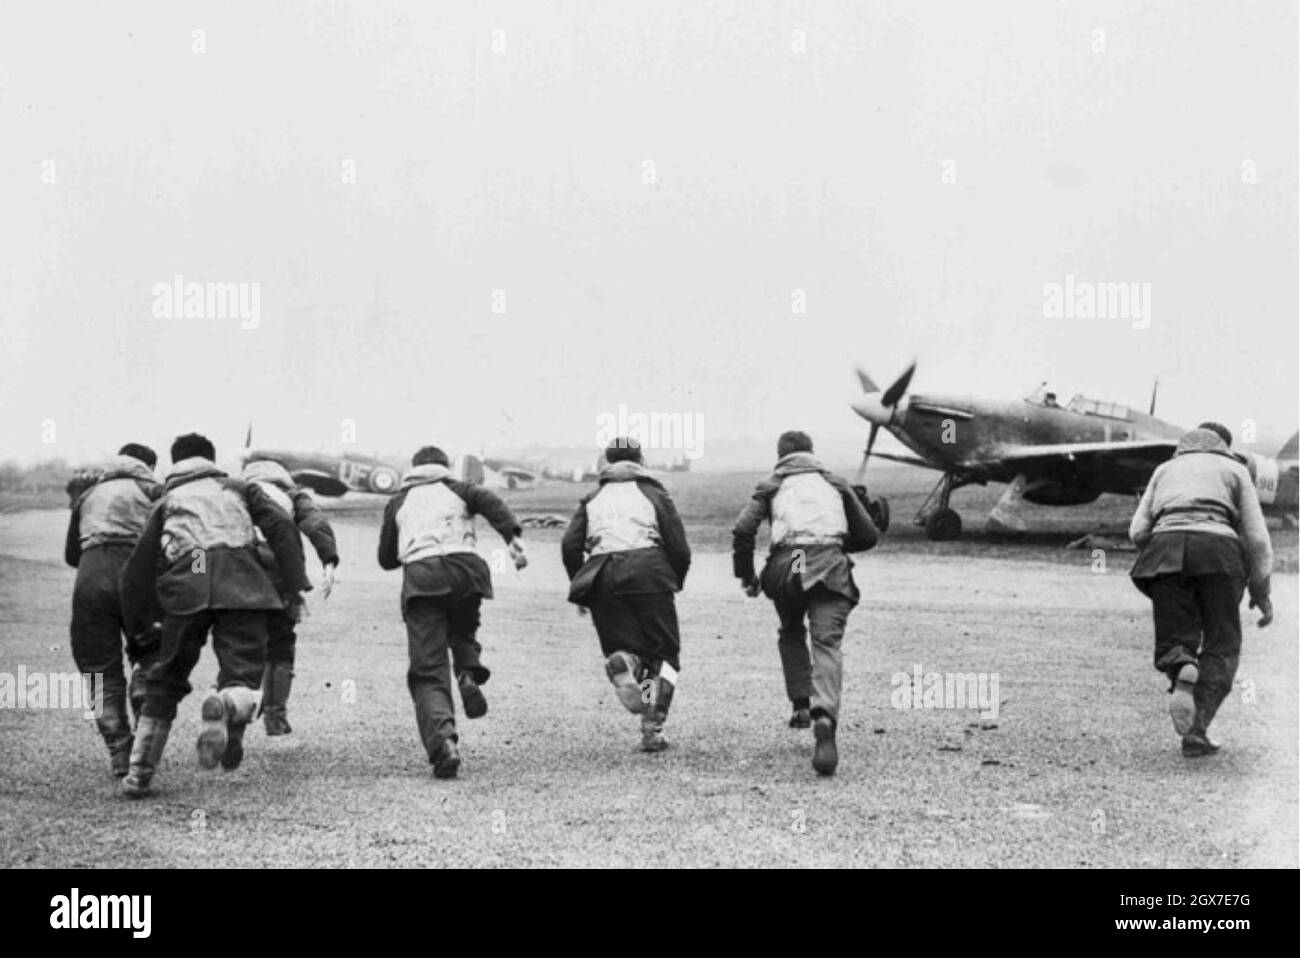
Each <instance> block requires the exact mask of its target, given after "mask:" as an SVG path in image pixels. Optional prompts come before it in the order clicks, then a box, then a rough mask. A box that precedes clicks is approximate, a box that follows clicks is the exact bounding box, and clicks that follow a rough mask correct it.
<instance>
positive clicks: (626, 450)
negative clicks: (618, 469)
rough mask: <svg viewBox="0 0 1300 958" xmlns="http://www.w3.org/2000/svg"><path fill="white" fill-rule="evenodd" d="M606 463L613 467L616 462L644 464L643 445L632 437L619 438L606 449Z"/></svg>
mask: <svg viewBox="0 0 1300 958" xmlns="http://www.w3.org/2000/svg"><path fill="white" fill-rule="evenodd" d="M605 461H606V462H607V463H609V464H610V465H611V466H612V465H613V464H614V463H616V462H643V461H644V458H643V457H642V455H641V443H639V442H638V441H637V440H635V439H633V438H632V437H631V436H619V437H618V438H617V439H615V440H614V441H613V442H611V443H610V444H609V445H608V446H606V447H605Z"/></svg>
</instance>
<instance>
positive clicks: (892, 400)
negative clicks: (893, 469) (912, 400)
mask: <svg viewBox="0 0 1300 958" xmlns="http://www.w3.org/2000/svg"><path fill="white" fill-rule="evenodd" d="M855 372H856V373H857V375H858V384H859V385H861V387H862V391H863V392H864V393H866V395H865V396H864V397H863V398H862V399H861V400H860V401H858V402H855V403H854V404H853V411H854V412H856V413H857V414H858V415H859V416H861V417H862V418H863V419H865V420H867V422H869V423H871V432H870V433H868V435H867V448H866V451H865V452H864V453H863V456H862V470H865V469H866V466H867V460H868V459H869V458H871V450H872V449H873V448H874V447H875V445H876V434H877V433H878V432H880V427H881V426H888V425H889V424H890V423H892V422H893V421H894V413H895V411H896V410H897V407H898V403H899V400H901V399H902V398H903V396H904V395H905V394H906V393H907V387H908V386H909V385H911V383H912V375H913V374H914V373H915V372H916V360H912V364H911V365H910V366H908V367H907V368H906V369H905V370H903V373H902V375H900V376H899V377H898V378H897V379H895V380H894V381H893V382H892V383H890V384H889V388H888V389H886V390H885V391H884V392H883V393H882V392H881V391H880V387H879V386H877V385H876V384H875V382H874V381H873V380H872V378H871V377H870V376H869V375H867V372H866V370H864V369H863V368H862V367H861V366H859V367H857V368H856V370H855ZM862 470H860V471H862Z"/></svg>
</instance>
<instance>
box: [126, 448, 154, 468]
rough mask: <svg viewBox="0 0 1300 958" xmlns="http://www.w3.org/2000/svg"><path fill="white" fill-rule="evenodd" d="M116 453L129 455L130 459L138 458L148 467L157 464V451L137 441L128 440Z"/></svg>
mask: <svg viewBox="0 0 1300 958" xmlns="http://www.w3.org/2000/svg"><path fill="white" fill-rule="evenodd" d="M117 454H118V455H119V456H130V457H131V458H132V459H138V460H139V461H140V462H143V463H144V464H145V465H146V466H148V467H149V468H150V469H152V468H153V467H154V466H156V465H158V453H156V452H154V451H153V450H152V449H150V448H149V447H148V446H142V445H140V443H138V442H128V443H127V444H126V445H125V446H123V447H122V448H121V449H119V450H118V451H117Z"/></svg>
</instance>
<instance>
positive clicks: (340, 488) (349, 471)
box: [239, 422, 485, 497]
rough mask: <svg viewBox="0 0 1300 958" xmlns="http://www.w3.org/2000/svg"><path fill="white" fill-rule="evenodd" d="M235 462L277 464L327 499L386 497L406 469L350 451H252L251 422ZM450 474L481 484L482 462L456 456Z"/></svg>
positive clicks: (392, 490)
mask: <svg viewBox="0 0 1300 958" xmlns="http://www.w3.org/2000/svg"><path fill="white" fill-rule="evenodd" d="M239 459H240V463H241V465H242V464H243V463H246V462H251V461H256V460H270V461H271V462H278V463H279V464H280V465H282V466H283V467H284V468H285V470H286V471H287V472H288V473H289V475H290V476H292V477H293V481H294V482H296V483H297V484H298V485H300V486H305V487H306V488H308V489H310V490H311V491H312V492H314V493H316V494H317V495H320V496H330V497H335V496H342V495H344V494H346V493H349V492H369V493H375V494H377V495H382V496H390V495H392V494H393V493H395V492H396V491H397V489H398V486H399V485H400V484H401V478H402V473H404V472H405V471H406V470H407V468H408V467H407V466H406V465H403V464H402V463H399V462H394V461H390V460H385V459H381V458H379V457H378V456H367V455H362V454H360V453H353V452H345V453H342V454H340V455H333V454H331V453H324V452H302V451H298V450H292V449H254V448H253V425H252V423H251V422H250V423H249V425H248V432H247V433H246V434H245V436H244V448H243V449H241V450H240V451H239ZM451 471H452V473H453V474H454V475H456V476H457V477H459V478H460V479H462V480H464V481H465V482H472V483H475V484H482V483H483V481H484V478H485V471H484V468H483V461H482V459H480V458H479V457H478V456H472V455H460V456H457V457H456V458H455V460H454V461H453V462H452V466H451Z"/></svg>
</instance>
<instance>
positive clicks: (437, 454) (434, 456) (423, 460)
mask: <svg viewBox="0 0 1300 958" xmlns="http://www.w3.org/2000/svg"><path fill="white" fill-rule="evenodd" d="M411 465H413V466H450V465H451V460H450V459H448V458H447V454H446V453H445V452H443V451H442V450H441V449H439V448H438V447H437V446H424V447H422V448H421V449H420V451H419V452H417V453H416V454H415V455H414V456H412V457H411Z"/></svg>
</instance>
